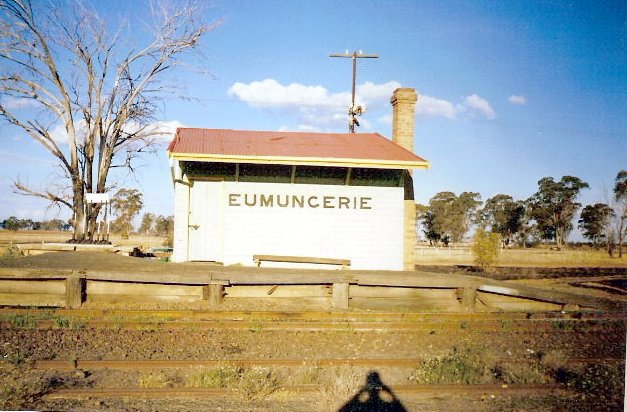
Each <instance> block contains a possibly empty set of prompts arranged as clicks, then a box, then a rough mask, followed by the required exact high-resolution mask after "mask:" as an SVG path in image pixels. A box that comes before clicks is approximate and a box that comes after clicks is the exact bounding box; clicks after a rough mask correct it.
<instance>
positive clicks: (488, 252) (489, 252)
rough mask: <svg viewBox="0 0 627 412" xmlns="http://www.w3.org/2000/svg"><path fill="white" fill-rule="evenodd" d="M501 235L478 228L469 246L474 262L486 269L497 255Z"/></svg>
mask: <svg viewBox="0 0 627 412" xmlns="http://www.w3.org/2000/svg"><path fill="white" fill-rule="evenodd" d="M500 243H501V237H500V235H499V234H498V233H495V232H487V231H485V230H483V229H478V230H477V231H476V232H475V236H474V238H473V243H472V246H471V251H472V254H473V256H474V258H475V264H476V265H477V266H480V267H481V268H482V269H483V270H486V269H487V268H489V267H490V266H492V265H494V263H495V262H496V260H497V258H498V256H499V245H500Z"/></svg>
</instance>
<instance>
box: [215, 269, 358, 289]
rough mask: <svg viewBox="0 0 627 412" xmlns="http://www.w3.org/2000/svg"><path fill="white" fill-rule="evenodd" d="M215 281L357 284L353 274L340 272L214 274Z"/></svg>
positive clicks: (287, 271) (236, 283)
mask: <svg viewBox="0 0 627 412" xmlns="http://www.w3.org/2000/svg"><path fill="white" fill-rule="evenodd" d="M327 272H328V273H327ZM213 279H214V280H226V281H228V282H229V284H231V285H324V284H333V283H357V280H356V278H355V277H354V276H353V275H352V274H351V272H346V271H339V270H338V271H334V270H321V271H306V272H294V271H290V270H282V271H278V272H274V271H272V272H270V271H265V272H264V273H260V272H257V273H254V272H252V273H214V274H213Z"/></svg>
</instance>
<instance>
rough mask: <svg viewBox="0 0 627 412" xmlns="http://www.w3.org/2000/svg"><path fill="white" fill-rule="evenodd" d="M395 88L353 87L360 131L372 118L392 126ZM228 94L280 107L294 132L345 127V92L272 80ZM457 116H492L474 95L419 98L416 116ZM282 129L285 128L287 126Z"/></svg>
mask: <svg viewBox="0 0 627 412" xmlns="http://www.w3.org/2000/svg"><path fill="white" fill-rule="evenodd" d="M398 87H401V85H400V83H398V82H396V81H389V82H387V83H382V84H375V83H372V82H365V83H363V84H360V85H357V87H356V100H357V102H356V103H357V104H358V105H361V106H365V108H366V114H365V116H364V117H361V118H359V122H360V123H361V130H368V129H371V128H372V127H373V124H372V123H371V121H372V119H376V121H377V122H379V123H381V124H387V125H389V124H391V123H392V115H391V110H392V109H391V107H390V103H389V102H390V97H391V96H392V93H393V92H394V90H395V89H397V88H398ZM228 94H229V96H232V97H236V98H238V99H239V100H241V101H242V102H245V103H247V104H249V105H250V106H252V107H259V108H264V107H274V108H276V107H278V108H281V109H282V110H284V111H285V113H286V114H287V115H291V116H294V117H296V118H297V121H296V124H297V125H298V126H297V129H298V130H325V129H327V130H328V129H333V128H341V127H342V126H343V125H345V124H347V121H348V115H347V109H348V106H349V104H350V98H351V96H350V93H349V92H340V93H331V92H330V91H329V90H327V89H326V88H325V87H323V86H307V85H303V84H299V83H292V84H289V85H283V84H281V83H279V82H278V81H276V80H274V79H265V80H261V81H254V82H251V83H248V84H246V83H240V82H237V83H235V84H233V86H231V87H230V88H229V90H228ZM460 113H467V114H469V115H473V114H478V115H481V116H483V117H485V118H487V119H493V118H494V117H496V114H495V112H494V110H493V109H492V107H491V106H490V104H489V103H488V102H487V101H486V100H485V99H483V98H481V97H479V96H478V95H476V94H473V95H470V96H468V97H465V98H464V99H463V100H462V102H461V103H458V104H453V103H452V102H449V101H447V100H444V99H440V98H437V97H432V96H426V95H420V96H419V98H418V103H417V105H416V114H417V115H418V116H425V117H445V118H447V119H450V120H455V119H457V118H458V115H459V114H460ZM283 127H284V128H285V129H288V127H287V126H283ZM291 128H292V129H294V128H295V127H294V126H292V127H291Z"/></svg>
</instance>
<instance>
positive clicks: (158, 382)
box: [138, 373, 170, 389]
mask: <svg viewBox="0 0 627 412" xmlns="http://www.w3.org/2000/svg"><path fill="white" fill-rule="evenodd" d="M169 384H170V380H169V379H168V378H167V377H166V376H165V375H164V374H162V373H151V374H148V375H142V376H140V377H139V382H138V385H139V387H140V388H144V389H154V388H165V387H166V386H168V385H169Z"/></svg>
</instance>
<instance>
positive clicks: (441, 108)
mask: <svg viewBox="0 0 627 412" xmlns="http://www.w3.org/2000/svg"><path fill="white" fill-rule="evenodd" d="M416 114H418V115H420V116H427V117H439V116H441V117H446V118H447V119H451V120H452V119H455V118H456V117H457V109H456V108H455V106H454V105H453V103H451V102H449V101H446V100H443V99H438V98H437V97H431V96H420V97H418V103H417V104H416Z"/></svg>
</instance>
